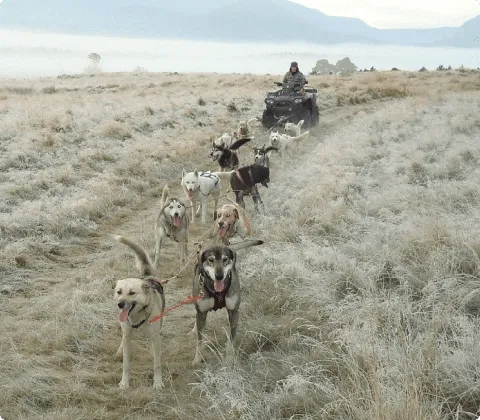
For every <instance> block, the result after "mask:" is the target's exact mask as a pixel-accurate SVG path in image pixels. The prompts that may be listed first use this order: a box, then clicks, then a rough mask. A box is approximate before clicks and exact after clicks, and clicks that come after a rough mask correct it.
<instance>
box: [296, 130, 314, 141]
mask: <svg viewBox="0 0 480 420" xmlns="http://www.w3.org/2000/svg"><path fill="white" fill-rule="evenodd" d="M309 134H310V131H305V133H302V134H300V135H299V136H297V137H294V138H293V140H295V141H299V140H303V139H305V138H307V137H308V135H309Z"/></svg>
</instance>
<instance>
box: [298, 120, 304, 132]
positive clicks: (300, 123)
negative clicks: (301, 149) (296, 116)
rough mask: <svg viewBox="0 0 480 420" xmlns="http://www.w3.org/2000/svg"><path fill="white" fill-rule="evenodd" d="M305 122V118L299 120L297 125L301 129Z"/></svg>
mask: <svg viewBox="0 0 480 420" xmlns="http://www.w3.org/2000/svg"><path fill="white" fill-rule="evenodd" d="M304 122H305V120H300V121H299V122H298V124H297V127H298V129H299V130H300V129H301V128H302V125H303V123H304Z"/></svg>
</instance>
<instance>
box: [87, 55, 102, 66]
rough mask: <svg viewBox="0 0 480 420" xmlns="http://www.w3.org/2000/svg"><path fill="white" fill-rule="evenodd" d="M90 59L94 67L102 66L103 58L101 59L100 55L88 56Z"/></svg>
mask: <svg viewBox="0 0 480 420" xmlns="http://www.w3.org/2000/svg"><path fill="white" fill-rule="evenodd" d="M88 58H89V60H90V61H91V62H92V65H94V66H98V65H99V64H100V60H101V59H102V57H100V54H97V53H90V54H89V55H88Z"/></svg>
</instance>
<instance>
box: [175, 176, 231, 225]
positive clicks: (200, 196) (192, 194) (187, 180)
mask: <svg viewBox="0 0 480 420" xmlns="http://www.w3.org/2000/svg"><path fill="white" fill-rule="evenodd" d="M234 172H235V171H230V172H210V171H207V172H199V171H197V170H195V171H194V172H188V173H187V172H186V171H185V169H184V170H183V171H182V182H181V184H182V188H183V191H184V192H185V195H186V197H187V198H188V199H189V200H190V203H191V205H192V224H193V223H195V216H196V215H197V214H198V213H199V211H200V207H201V209H202V223H203V224H205V223H207V200H208V198H209V197H212V198H213V201H214V202H215V207H214V208H215V212H214V216H213V217H214V220H215V219H216V218H217V217H216V209H217V207H218V198H219V197H220V189H221V182H220V178H223V179H230V176H231V174H232V173H234ZM198 200H200V201H201V205H200V206H199V207H198V209H197V210H196V211H195V207H196V205H197V201H198Z"/></svg>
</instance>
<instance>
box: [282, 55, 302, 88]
mask: <svg viewBox="0 0 480 420" xmlns="http://www.w3.org/2000/svg"><path fill="white" fill-rule="evenodd" d="M305 83H306V80H305V76H304V75H303V73H302V72H301V71H300V69H299V68H298V63H297V62H296V61H292V63H291V64H290V70H289V71H287V73H286V74H285V76H284V77H283V87H284V88H285V89H292V90H294V91H295V92H300V91H302V89H303V86H304V85H305Z"/></svg>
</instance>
